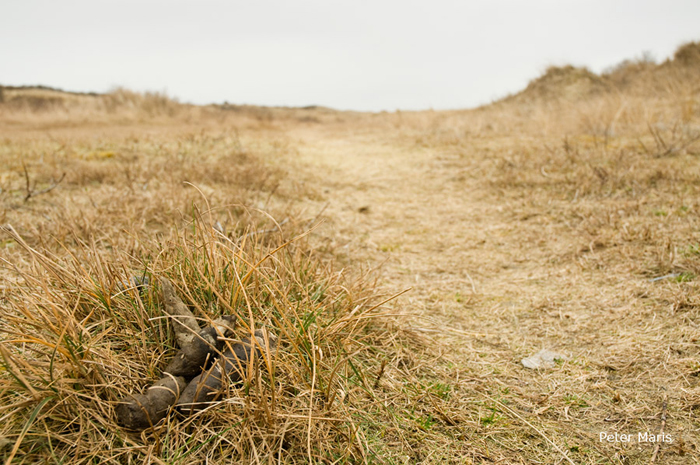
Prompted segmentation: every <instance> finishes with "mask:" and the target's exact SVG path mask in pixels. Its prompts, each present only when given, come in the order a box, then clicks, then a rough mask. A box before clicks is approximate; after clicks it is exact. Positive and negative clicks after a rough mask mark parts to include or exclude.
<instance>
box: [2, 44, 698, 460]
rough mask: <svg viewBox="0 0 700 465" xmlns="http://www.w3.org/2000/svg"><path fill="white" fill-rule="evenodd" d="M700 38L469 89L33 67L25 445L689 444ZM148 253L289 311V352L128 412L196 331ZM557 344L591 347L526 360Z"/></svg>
mask: <svg viewBox="0 0 700 465" xmlns="http://www.w3.org/2000/svg"><path fill="white" fill-rule="evenodd" d="M698 50H700V47H699V46H698V44H692V43H691V44H688V45H686V46H684V47H681V48H680V49H679V50H678V52H677V53H676V54H675V56H674V57H673V59H670V60H667V61H666V62H664V63H661V64H658V65H657V64H654V63H652V62H650V61H648V60H637V61H633V62H628V63H624V64H622V65H620V66H618V67H616V68H614V69H611V70H610V71H609V72H607V73H605V74H603V75H600V76H598V75H595V74H593V73H591V72H589V71H586V70H580V69H576V68H572V67H564V68H555V69H550V70H549V71H548V72H547V73H545V75H544V76H542V77H541V78H539V79H537V80H535V81H533V82H532V83H531V85H530V86H528V87H527V88H526V89H525V90H524V91H523V92H522V93H521V94H518V95H515V96H512V97H510V98H507V99H504V100H502V101H499V102H496V103H494V104H493V105H490V106H486V107H483V108H479V109H475V110H468V111H467V110H464V111H449V112H433V111H426V112H396V113H382V114H361V113H352V112H335V111H333V110H329V109H324V108H308V109H289V108H256V107H239V106H232V105H225V106H209V107H195V106H191V105H184V104H179V103H177V102H173V101H170V100H167V99H165V100H163V99H161V98H160V97H154V96H146V95H139V94H132V93H130V92H128V91H122V90H120V91H116V92H115V93H114V94H112V95H111V96H110V95H106V96H85V95H78V96H76V95H66V96H64V97H65V102H64V103H61V104H57V103H55V102H54V103H51V104H47V105H46V106H45V107H42V106H41V105H34V104H29V103H26V102H28V100H26V99H25V103H21V104H20V103H18V102H20V101H22V100H21V98H19V97H18V96H19V94H20V93H21V92H27V91H26V90H24V91H20V90H7V89H6V90H5V92H4V96H5V103H0V138H1V139H2V141H3V142H2V144H1V145H0V160H2V163H3V166H6V167H7V168H6V169H5V170H4V171H3V172H2V173H0V176H1V178H0V188H1V189H2V192H1V193H0V202H2V203H1V205H2V208H3V210H2V213H1V215H2V218H1V219H0V222H2V223H10V224H12V225H13V226H14V228H15V230H16V231H17V234H16V235H15V234H14V233H13V234H9V235H6V236H4V237H3V238H2V241H3V242H2V243H1V244H2V249H0V250H1V252H0V253H1V257H2V263H3V264H4V267H3V269H2V276H3V284H2V286H3V288H2V294H1V299H2V300H0V305H2V309H3V313H4V315H5V317H4V318H3V319H2V321H1V322H0V330H1V331H2V336H1V337H2V340H3V342H2V345H1V346H0V347H2V357H3V360H4V369H3V371H2V373H0V383H2V384H0V398H1V399H2V402H0V404H1V405H2V406H1V407H0V425H2V426H0V438H1V439H0V441H1V442H0V447H2V449H1V450H0V454H2V455H0V456H2V457H3V458H6V459H7V458H11V457H12V458H14V460H15V461H17V462H18V463H21V462H24V463H30V462H35V461H57V462H60V461H70V462H72V463H86V462H90V461H100V462H114V463H126V462H129V461H151V462H166V463H191V462H198V461H200V462H203V461H209V462H212V463H221V462H241V463H250V462H254V461H259V462H265V463H273V462H278V461H279V462H282V463H300V462H301V463H306V462H310V461H328V462H334V461H340V462H368V463H369V462H371V463H415V462H428V463H446V462H453V463H464V461H465V460H466V461H467V463H491V462H501V463H539V462H543V463H557V462H559V463H648V462H649V461H652V460H654V461H655V462H656V463H679V464H681V463H692V460H694V459H695V457H697V454H698V453H699V452H698V451H699V450H700V442H698V430H699V429H700V424H699V423H698V420H697V411H698V406H699V405H700V381H699V380H700V377H699V376H698V375H699V373H700V372H699V367H700V365H699V364H698V363H699V362H698V361H699V360H700V345H699V342H698V341H699V339H700V333H699V331H698V324H700V302H699V301H698V297H697V296H698V290H699V289H698V276H700V261H699V260H700V254H699V253H698V248H699V247H700V245H699V244H700V236H698V233H697V231H698V230H700V216H699V210H698V208H699V205H698V201H697V199H698V198H700V196H699V194H700V165H699V164H698V155H700V66H698V61H697V60H698V55H699V53H698ZM44 91H45V90H42V92H44ZM27 95H29V94H27ZM64 97H59V96H56V95H54V94H51V95H47V98H64ZM18 98H19V100H17V99H18ZM13 100H16V102H15V103H11V102H12V101H13ZM8 102H10V103H8ZM109 102H111V103H109ZM32 105H34V106H32ZM25 168H26V175H25ZM64 172H65V173H66V177H65V179H64V180H63V181H62V182H61V183H60V184H58V185H57V187H55V188H53V189H52V190H50V191H47V192H45V193H41V192H42V191H44V190H45V189H47V188H48V187H50V186H52V185H53V184H55V183H56V181H57V180H58V179H60V177H61V175H62V173H64ZM27 179H29V181H27ZM30 191H31V192H35V193H37V195H30V196H29V197H28V198H27V194H28V193H29V192H30ZM25 198H26V201H25ZM283 220H287V221H286V222H284V221H283ZM321 220H325V221H324V222H323V223H322V224H321V225H318V223H319V221H321ZM309 229H313V231H312V232H311V233H310V234H307V235H304V234H305V233H306V232H307V231H308V230H309ZM367 265H368V266H369V267H371V268H381V270H380V273H381V280H380V282H379V285H377V284H376V283H375V282H374V281H373V280H372V279H370V278H369V276H370V275H368V274H366V272H365V271H366V270H365V267H366V266H367ZM341 266H343V267H344V268H343V271H338V269H339V268H340V267H341ZM132 275H137V276H141V275H147V276H150V277H168V278H169V279H170V280H172V282H173V283H175V285H176V287H177V288H178V291H179V292H180V294H181V295H182V296H183V300H184V301H185V303H186V304H187V306H188V307H189V308H190V309H191V310H192V311H193V312H194V314H195V315H196V316H198V317H199V318H202V319H205V320H211V319H214V318H216V317H218V316H219V315H221V314H224V313H225V314H236V315H237V316H238V318H239V320H238V321H239V324H243V325H244V327H245V328H247V335H245V334H241V337H248V338H249V340H252V337H253V336H254V333H253V330H254V329H255V328H259V327H260V326H264V327H266V328H269V329H271V330H272V331H273V332H274V333H275V334H277V335H278V336H279V340H278V345H277V348H276V349H275V350H274V351H273V354H274V355H273V357H271V360H270V363H269V366H258V365H255V366H254V365H252V364H251V365H249V366H250V367H251V368H250V370H248V371H247V373H246V374H245V379H246V381H245V382H244V383H243V384H242V385H241V386H238V385H236V384H235V383H231V384H230V385H228V386H226V387H225V388H224V389H223V394H224V395H223V396H222V397H221V401H220V402H218V403H217V404H215V405H214V406H212V407H209V408H206V409H205V410H203V411H201V412H198V413H195V414H194V415H193V416H191V417H188V416H178V415H171V416H167V417H165V419H164V420H162V421H161V422H160V423H159V424H157V425H155V427H153V428H149V429H146V430H145V431H144V432H143V433H141V434H140V435H133V434H127V433H125V432H124V431H123V430H122V429H121V428H119V426H118V425H117V424H116V421H115V415H114V408H115V406H116V405H117V404H118V401H119V399H120V398H121V397H123V396H125V395H128V394H135V393H138V392H142V391H141V390H143V389H144V388H146V386H147V385H148V384H151V383H153V382H155V381H156V380H158V379H159V378H160V377H161V375H162V373H163V371H164V370H165V368H166V366H167V362H168V361H169V360H170V358H171V357H172V356H173V355H174V354H175V351H174V341H175V336H174V334H172V331H171V329H170V326H169V325H168V324H167V320H166V319H164V318H163V316H164V314H163V310H162V306H161V304H160V302H161V299H160V297H159V296H160V294H159V293H158V292H157V289H155V288H157V286H154V287H153V288H149V289H148V291H147V292H146V294H145V295H144V296H137V295H136V293H137V292H138V291H137V290H136V289H135V288H132V289H128V290H126V291H125V290H120V287H119V284H118V283H124V282H125V279H128V278H129V277H130V276H132ZM150 282H151V283H155V282H157V281H156V280H155V279H153V278H152V279H151V280H150ZM409 287H410V288H412V290H411V291H410V292H408V293H407V294H406V295H404V296H401V297H400V298H398V299H396V300H393V301H391V302H389V303H387V304H385V305H383V306H380V307H377V304H379V303H381V302H382V301H383V300H384V299H385V298H388V297H389V296H391V295H393V294H395V293H397V292H400V291H402V290H404V289H406V288H409ZM122 289H123V286H122ZM164 348H165V351H164ZM541 348H549V349H554V350H557V351H558V352H561V353H565V354H566V355H567V356H568V360H562V361H561V362H560V364H559V365H557V366H556V367H554V368H551V369H547V370H543V371H541V372H538V371H533V370H528V369H526V368H524V367H522V365H521V364H520V363H519V361H520V360H521V359H522V358H524V357H526V356H528V355H531V354H533V353H535V352H537V351H538V350H539V349H541ZM241 375H242V374H241V373H239V374H238V375H236V376H241ZM234 377H235V376H234ZM241 377H242V376H241ZM216 379H222V380H223V379H224V378H222V377H220V376H218V375H217V377H216ZM217 382H218V381H217ZM224 384H225V383H224ZM601 432H609V433H624V434H633V435H634V436H635V441H633V442H631V443H625V442H616V443H609V442H605V441H602V442H601V441H600V439H599V434H600V433H601ZM637 432H649V433H652V434H659V433H664V434H668V435H670V437H671V438H672V439H673V442H672V443H658V444H656V443H637V442H636V434H637Z"/></svg>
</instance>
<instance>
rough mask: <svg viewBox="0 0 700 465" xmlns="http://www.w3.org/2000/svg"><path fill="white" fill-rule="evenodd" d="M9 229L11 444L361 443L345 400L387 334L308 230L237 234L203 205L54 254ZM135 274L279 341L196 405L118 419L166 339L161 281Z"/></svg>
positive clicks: (341, 451) (29, 452) (373, 305)
mask: <svg viewBox="0 0 700 465" xmlns="http://www.w3.org/2000/svg"><path fill="white" fill-rule="evenodd" d="M8 233H9V234H10V236H11V237H12V239H13V240H14V241H16V242H17V243H18V244H19V245H20V246H22V248H23V249H24V250H25V254H26V255H27V257H28V259H29V261H30V263H31V265H30V266H29V267H27V268H26V269H24V270H22V271H19V270H18V269H17V273H18V275H17V285H16V286H15V288H14V290H13V293H12V294H10V295H8V296H7V297H6V302H5V304H4V305H5V307H6V312H5V317H4V318H3V320H2V322H1V323H0V331H1V334H2V336H1V337H2V341H1V342H0V347H1V349H2V350H1V355H2V363H3V370H2V373H1V374H0V383H1V384H0V399H1V401H0V404H1V405H2V408H1V410H0V416H2V421H1V422H0V424H2V425H3V426H2V427H0V436H1V437H3V438H6V439H7V440H8V441H9V443H8V447H6V449H5V450H4V451H3V454H4V457H5V459H9V458H11V457H17V458H20V457H21V459H22V461H24V462H40V461H56V462H66V461H69V462H70V463H90V462H92V461H94V460H99V461H103V462H116V463H127V462H132V461H139V462H141V461H148V460H162V461H164V462H167V463H192V462H199V461H206V460H213V461H216V462H229V461H231V462H246V463H247V462H250V461H253V460H261V461H268V460H274V461H278V460H281V461H283V462H297V461H335V460H341V461H344V460H347V461H358V460H362V458H363V456H364V455H365V454H366V453H367V450H366V444H365V443H364V441H363V440H362V439H361V433H360V425H359V422H358V421H359V419H358V416H357V414H356V412H355V409H356V407H355V406H356V404H357V403H358V402H361V401H362V399H364V398H366V396H371V390H372V385H371V383H370V382H369V381H368V379H367V378H368V375H367V373H366V370H367V367H368V366H370V365H373V364H374V363H373V361H372V360H371V353H372V352H374V351H375V350H376V348H377V347H381V346H384V345H386V341H387V339H388V337H389V334H388V333H387V332H386V329H384V327H383V326H382V324H381V323H380V322H379V321H378V319H380V318H381V312H380V310H379V309H378V305H377V304H378V303H380V301H379V299H378V298H377V297H376V296H374V295H373V294H372V287H371V286H369V285H368V284H367V283H366V282H364V281H362V280H358V281H349V280H348V279H346V278H345V276H344V275H343V273H340V272H335V271H333V269H332V268H330V267H329V266H328V265H322V264H321V262H320V261H319V260H317V259H316V258H315V256H314V254H313V253H311V252H310V251H309V249H308V247H307V246H306V245H305V242H304V241H305V239H304V234H300V235H298V236H296V237H294V238H292V239H290V240H289V241H287V242H281V241H277V242H276V243H275V241H272V243H270V241H262V240H260V239H259V238H257V237H256V236H255V235H253V236H245V237H244V238H243V239H241V240H240V241H234V240H231V239H229V238H227V237H226V236H224V235H221V234H220V233H219V232H217V231H216V230H215V229H213V228H211V227H210V226H208V223H207V222H206V221H204V220H203V219H202V218H201V217H200V216H198V217H197V218H196V219H194V220H193V221H192V222H191V223H190V224H189V225H188V226H187V228H185V229H182V230H181V231H179V232H176V233H173V234H172V235H171V236H170V237H169V238H167V239H166V240H162V241H157V240H153V241H144V242H142V243H141V244H140V247H139V252H138V253H136V254H133V253H132V254H127V253H123V252H119V251H114V252H112V253H111V254H106V253H104V252H103V251H101V250H98V249H97V248H95V247H94V245H92V246H91V245H88V244H82V245H80V246H79V247H77V248H76V249H74V250H72V251H71V253H70V255H69V256H68V257H64V258H61V257H59V256H57V255H54V254H52V253H50V252H48V251H39V250H36V249H33V248H31V247H29V246H28V245H27V244H26V242H24V241H23V240H22V239H21V237H19V236H18V235H17V234H16V232H14V231H13V230H8ZM5 265H6V266H12V265H11V264H9V263H7V262H5ZM134 273H136V274H138V275H140V276H147V277H149V278H150V282H151V283H157V282H158V281H157V279H154V278H155V277H157V276H166V277H168V278H169V279H171V280H172V281H173V282H174V283H176V286H177V287H178V289H179V293H180V295H181V296H182V298H183V300H184V301H185V302H186V303H187V304H188V305H189V306H191V308H192V310H193V312H194V313H195V315H196V316H197V317H198V318H201V319H202V320H204V321H208V320H211V319H214V318H216V317H218V316H220V315H223V314H235V315H237V316H238V318H239V322H240V324H241V327H242V328H243V329H242V336H244V335H245V334H249V333H250V331H251V328H258V327H261V326H262V327H265V328H267V329H268V330H270V331H272V332H273V333H275V334H277V336H278V337H279V346H278V350H277V351H276V352H275V353H274V354H273V355H272V356H270V357H269V358H265V359H264V360H262V365H261V366H259V367H258V368H257V369H256V370H255V371H251V372H249V374H248V377H247V379H246V380H245V382H244V383H243V385H242V386H239V387H236V386H231V387H229V390H228V392H227V395H226V396H224V399H225V400H223V401H222V402H220V403H218V404H217V405H215V406H213V407H210V408H209V409H207V410H206V411H204V412H201V413H200V414H197V415H195V416H192V417H189V418H181V417H177V416H176V415H171V416H169V417H168V418H167V419H166V420H164V421H163V422H161V423H160V424H158V425H156V426H155V427H154V428H153V429H150V430H146V431H144V432H143V433H141V434H140V435H138V434H130V433H127V432H126V431H123V430H121V429H120V428H119V427H118V426H117V425H116V422H115V415H114V408H115V405H116V403H117V402H118V400H119V399H120V398H121V397H123V396H124V395H126V394H128V393H133V392H137V391H141V390H143V389H144V388H145V387H146V386H147V385H149V384H151V383H152V382H153V381H154V380H155V379H157V378H158V377H159V375H160V373H161V371H162V370H163V368H164V366H165V364H167V361H168V360H169V358H171V357H172V355H173V354H174V339H173V334H172V331H171V328H170V326H169V323H168V321H167V319H166V318H164V314H163V312H162V309H161V305H160V297H159V291H158V288H157V285H152V286H150V287H149V288H148V290H147V291H145V292H143V293H139V291H138V290H136V289H134V288H126V289H124V287H123V286H122V285H120V284H121V283H123V282H124V281H125V280H126V279H127V278H128V277H129V276H130V275H131V274H134ZM441 390H442V388H441Z"/></svg>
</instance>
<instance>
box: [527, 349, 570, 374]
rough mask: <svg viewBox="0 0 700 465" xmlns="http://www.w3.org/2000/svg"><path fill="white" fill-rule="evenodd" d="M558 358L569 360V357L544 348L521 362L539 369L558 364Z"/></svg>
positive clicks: (533, 368)
mask: <svg viewBox="0 0 700 465" xmlns="http://www.w3.org/2000/svg"><path fill="white" fill-rule="evenodd" d="M557 360H569V357H567V356H566V355H564V354H559V353H557V352H552V351H551V350H547V349H542V350H540V351H539V352H537V353H536V354H535V355H531V356H529V357H527V358H524V359H522V360H521V363H522V364H523V366H524V367H525V368H530V369H532V370H537V369H539V368H554V367H555V366H557V362H556V361H557Z"/></svg>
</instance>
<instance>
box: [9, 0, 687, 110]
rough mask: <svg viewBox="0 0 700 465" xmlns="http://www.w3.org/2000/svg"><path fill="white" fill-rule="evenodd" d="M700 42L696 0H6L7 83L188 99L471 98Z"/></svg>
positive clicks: (458, 103)
mask: <svg viewBox="0 0 700 465" xmlns="http://www.w3.org/2000/svg"><path fill="white" fill-rule="evenodd" d="M690 40H700V1H697V0H685V1H681V0H666V1H663V2H662V1H659V0H654V1H650V0H637V1H616V0H605V1H602V0H601V1H598V0H585V1H584V0H581V1H579V0H575V1H574V0H571V1H568V0H520V1H505V0H483V1H466V0H463V1H448V0H431V1H411V0H373V1H362V0H354V1H333V0H323V1H321V0H309V1H293V0H268V1H253V0H247V1H237V0H236V1H231V0H229V1H201V0H200V1H194V0H191V1H177V0H167V1H165V0H163V1H161V0H139V1H131V0H119V1H107V0H90V1H56V0H43V1H39V0H15V1H12V0H6V1H3V5H2V9H1V10H0V84H5V85H25V84H44V85H49V86H54V87H60V88H64V89H67V90H75V91H97V92H103V91H107V90H109V89H110V88H112V87H114V86H125V87H128V88H130V89H133V90H140V91H142V90H154V91H165V92H167V93H168V94H169V95H171V96H174V97H177V98H178V99H179V100H181V101H185V102H192V103H211V102H223V101H229V102H231V103H239V104H242V103H248V104H258V105H290V106H303V105H312V104H317V105H324V106H330V107H334V108H338V109H355V110H372V111H378V110H390V111H391V110H395V109H425V108H435V109H447V108H464V107H473V106H476V105H479V104H483V103H488V102H489V101H491V100H493V99H496V98H499V97H503V96H504V95H506V94H508V93H511V92H516V91H518V90H520V89H521V88H523V87H524V86H525V85H526V84H527V82H528V81H529V80H530V79H532V78H534V77H536V76H538V75H539V74H540V73H541V72H542V71H543V70H544V69H545V68H546V67H547V66H548V65H551V64H565V63H571V64H575V65H585V66H588V67H590V68H591V69H593V70H594V71H601V70H602V69H604V68H606V67H608V66H610V65H613V64H615V63H617V62H619V61H621V60H623V59H625V58H634V57H636V56H640V55H641V54H642V52H644V51H649V52H651V53H652V54H653V56H655V57H656V58H657V59H659V60H661V59H665V58H667V57H668V56H670V55H671V54H672V53H673V51H674V50H675V48H676V47H677V46H678V45H679V44H681V43H683V42H687V41H690Z"/></svg>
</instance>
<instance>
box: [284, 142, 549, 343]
mask: <svg viewBox="0 0 700 465" xmlns="http://www.w3.org/2000/svg"><path fill="white" fill-rule="evenodd" d="M298 149H299V154H298V158H297V162H300V163H301V164H302V166H306V167H307V169H306V170H305V171H306V174H305V178H304V179H305V181H306V182H307V183H308V184H309V185H310V186H311V187H312V188H314V189H315V190H316V191H317V192H318V193H319V194H320V196H319V199H318V200H316V202H315V207H316V208H319V207H320V206H321V205H323V204H324V203H327V204H328V207H327V209H326V211H325V215H326V216H327V217H328V218H329V219H330V224H328V225H327V226H326V230H325V235H326V237H327V240H328V241H330V242H332V244H331V246H332V247H334V248H335V250H336V252H337V251H339V250H340V251H341V252H342V251H343V250H344V249H347V251H348V254H347V255H348V257H350V258H351V259H352V260H353V261H355V263H357V261H362V262H365V263H368V264H369V265H370V266H372V267H377V266H380V265H381V267H382V278H383V280H384V281H385V282H386V283H387V284H388V285H389V287H390V288H391V289H393V290H394V291H398V290H402V289H406V288H409V287H410V288H412V290H411V291H410V292H409V293H408V294H407V295H406V296H405V297H403V298H402V299H403V301H404V304H405V305H404V307H408V308H410V311H409V313H411V314H413V315H420V316H421V320H422V323H420V324H421V325H422V326H426V325H427V326H431V327H433V328H434V327H436V326H439V325H445V324H446V325H449V326H450V327H452V328H454V329H456V330H459V331H465V332H467V333H477V334H478V333H481V334H485V333H489V332H491V333H490V335H491V336H494V337H495V339H496V340H501V339H502V340H509V341H511V342H513V341H514V340H515V339H518V336H517V334H510V335H509V334H505V333H504V332H503V330H504V329H505V328H503V327H502V325H501V324H499V325H495V326H494V325H493V318H492V316H493V315H492V314H493V312H498V311H499V309H503V308H505V307H507V310H508V312H512V309H513V306H520V305H526V304H527V302H516V300H514V298H513V297H512V296H511V297H507V294H508V289H509V288H512V287H513V286H515V287H516V292H517V293H521V292H522V286H523V285H524V283H526V282H527V281H528V280H532V279H533V277H537V276H538V275H539V276H540V277H542V275H543V273H542V271H537V269H536V262H534V261H533V262H532V263H530V262H529V260H528V257H527V255H528V254H531V253H535V254H537V253H538V251H537V250H529V249H530V247H529V246H528V244H517V245H515V244H512V243H511V242H510V240H509V235H510V233H511V232H512V231H513V229H514V225H513V223H512V221H510V220H509V214H508V212H505V211H504V208H503V207H502V206H500V205H499V204H498V203H497V202H494V199H493V198H490V197H488V196H486V195H484V194H483V193H482V192H480V190H479V189H480V188H479V186H478V184H477V183H476V182H473V183H471V184H470V182H469V181H467V182H465V180H464V177H463V176H459V173H458V171H457V170H455V169H454V166H453V165H454V162H455V161H456V160H454V159H453V157H451V156H449V155H446V154H444V153H440V151H438V150H435V149H429V148H421V147H415V148H403V147H400V146H398V144H396V143H392V142H391V141H390V140H384V139H381V138H379V137H377V136H372V135H361V136H344V137H334V136H333V135H329V136H324V134H323V133H321V134H319V133H306V134H302V136H301V137H300V145H299V147H298ZM549 273H550V272H546V273H545V274H549ZM477 301H478V302H477ZM503 302H505V307H504V305H501V303H503ZM494 305H495V307H494V308H490V307H493V306H494ZM485 312H491V313H490V314H489V313H485ZM509 319H510V318H509ZM512 322H513V321H512V319H511V323H512ZM431 323H432V324H431ZM512 329H514V330H516V332H519V331H517V325H516V326H513V327H512Z"/></svg>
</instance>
